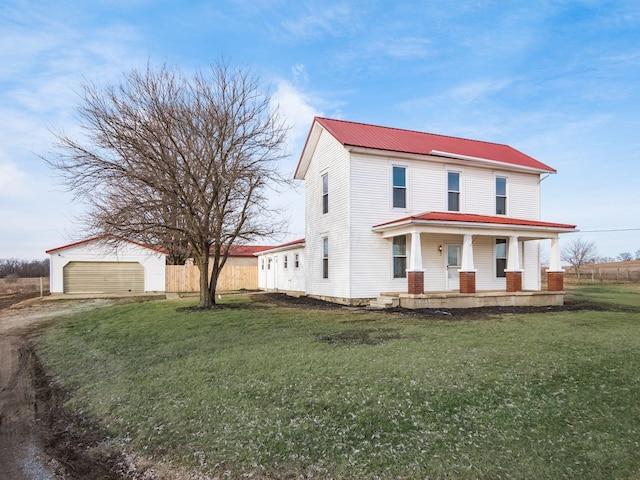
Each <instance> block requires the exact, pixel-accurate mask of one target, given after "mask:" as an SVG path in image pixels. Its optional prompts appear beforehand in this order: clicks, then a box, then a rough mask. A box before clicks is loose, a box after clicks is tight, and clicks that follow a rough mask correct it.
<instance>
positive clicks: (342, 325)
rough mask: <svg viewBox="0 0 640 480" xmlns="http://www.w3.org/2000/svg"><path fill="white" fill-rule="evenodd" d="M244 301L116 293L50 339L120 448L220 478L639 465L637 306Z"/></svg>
mask: <svg viewBox="0 0 640 480" xmlns="http://www.w3.org/2000/svg"><path fill="white" fill-rule="evenodd" d="M607 289H610V290H609V291H607ZM578 293H579V295H584V296H586V297H589V298H591V296H592V295H593V298H595V299H600V298H604V297H606V298H616V297H617V296H621V297H622V298H627V294H626V293H625V292H617V287H611V286H609V287H606V288H604V289H603V290H597V291H593V290H589V289H584V290H583V289H580V291H579V292H578ZM230 300H231V299H227V301H230ZM232 301H233V302H234V304H227V306H226V308H220V309H217V310H215V311H209V312H203V311H192V310H188V309H186V310H185V309H183V308H182V307H185V306H188V305H189V303H187V302H185V301H179V302H178V301H176V302H169V301H162V302H149V303H140V304H130V305H120V306H115V307H112V308H108V309H103V310H98V311H95V312H91V313H88V314H83V315H81V316H77V317H73V318H68V319H64V320H61V321H60V322H58V323H57V324H55V325H54V326H52V327H50V328H48V329H47V330H46V331H45V332H44V333H43V334H42V335H41V336H39V337H38V338H37V339H36V340H37V345H38V348H39V352H40V354H41V355H42V357H43V359H44V360H45V363H46V365H47V368H48V369H49V371H50V373H51V374H52V375H54V376H55V377H56V379H58V381H60V382H62V383H63V384H64V385H65V386H66V387H67V388H69V389H70V390H71V391H72V392H73V395H72V397H71V398H70V400H69V402H68V407H69V408H70V409H73V410H77V411H82V412H83V413H84V414H85V415H87V416H89V417H90V418H94V419H96V420H98V421H99V422H100V424H101V426H102V427H103V428H104V429H105V432H106V433H107V434H108V436H109V438H110V440H109V442H108V443H109V445H108V446H109V448H113V449H116V450H124V451H127V452H136V453H138V454H142V455H145V456H148V457H153V458H155V459H158V460H161V461H164V462H167V463H169V462H170V463H172V464H174V465H182V466H186V467H187V468H190V469H193V470H194V471H198V472H202V473H204V474H209V475H211V476H213V475H216V474H224V473H225V472H227V473H228V475H231V476H232V478H236V477H240V476H242V475H246V476H251V475H253V476H254V478H255V477H260V476H263V477H269V478H282V477H286V476H291V478H295V477H298V476H304V475H306V476H307V477H304V478H311V477H313V478H363V479H366V478H370V479H373V478H462V479H464V478H491V479H493V478H523V479H524V478H526V479H535V478H581V479H602V478H638V476H639V475H640V455H639V452H640V404H639V403H638V399H639V398H640V313H629V312H617V311H572V312H555V313H544V314H542V313H536V314H528V315H521V314H518V315H504V316H493V317H487V318H485V319H482V320H474V321H455V318H454V319H449V318H450V317H447V318H448V320H441V318H442V317H437V316H435V317H434V316H430V317H424V318H417V317H411V318H409V317H405V316H401V315H394V314H388V313H375V312H361V311H354V310H347V309H330V310H319V309H312V308H308V309H303V308H292V307H283V306H274V305H268V304H262V303H251V302H250V301H249V300H248V299H247V298H246V297H232ZM630 301H631V300H630ZM88 367H89V368H88Z"/></svg>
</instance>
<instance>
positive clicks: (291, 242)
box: [256, 238, 304, 253]
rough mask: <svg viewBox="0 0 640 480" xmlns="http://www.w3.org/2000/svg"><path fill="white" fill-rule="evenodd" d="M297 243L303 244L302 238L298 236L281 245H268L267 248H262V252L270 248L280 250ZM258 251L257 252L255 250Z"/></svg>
mask: <svg viewBox="0 0 640 480" xmlns="http://www.w3.org/2000/svg"><path fill="white" fill-rule="evenodd" d="M297 245H304V238H299V239H297V240H291V241H290V242H287V243H283V244H281V245H277V246H275V247H270V248H269V249H268V250H262V251H263V252H270V251H271V250H281V249H286V248H287V247H295V246H297ZM256 253H259V252H256Z"/></svg>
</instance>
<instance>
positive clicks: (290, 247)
mask: <svg viewBox="0 0 640 480" xmlns="http://www.w3.org/2000/svg"><path fill="white" fill-rule="evenodd" d="M304 247H305V243H294V244H293V245H286V246H284V247H275V248H271V249H269V250H262V251H261V252H256V253H254V254H253V255H255V256H256V257H259V256H260V255H270V254H272V253H278V252H286V251H287V250H296V249H301V250H304Z"/></svg>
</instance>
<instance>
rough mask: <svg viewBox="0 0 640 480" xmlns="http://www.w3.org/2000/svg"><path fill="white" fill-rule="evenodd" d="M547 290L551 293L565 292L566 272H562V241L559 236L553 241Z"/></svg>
mask: <svg viewBox="0 0 640 480" xmlns="http://www.w3.org/2000/svg"><path fill="white" fill-rule="evenodd" d="M547 290H549V291H550V292H562V291H564V270H562V263H561V255H560V239H559V238H558V236H557V235H556V236H555V237H554V238H552V239H551V252H550V256H549V270H547Z"/></svg>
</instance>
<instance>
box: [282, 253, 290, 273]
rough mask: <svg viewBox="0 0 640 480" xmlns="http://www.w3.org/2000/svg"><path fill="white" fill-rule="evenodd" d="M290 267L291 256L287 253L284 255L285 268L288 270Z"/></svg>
mask: <svg viewBox="0 0 640 480" xmlns="http://www.w3.org/2000/svg"><path fill="white" fill-rule="evenodd" d="M288 267H289V257H288V256H287V255H285V256H284V262H283V268H284V269H285V270H286V269H287V268H288Z"/></svg>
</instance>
